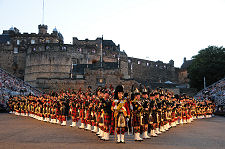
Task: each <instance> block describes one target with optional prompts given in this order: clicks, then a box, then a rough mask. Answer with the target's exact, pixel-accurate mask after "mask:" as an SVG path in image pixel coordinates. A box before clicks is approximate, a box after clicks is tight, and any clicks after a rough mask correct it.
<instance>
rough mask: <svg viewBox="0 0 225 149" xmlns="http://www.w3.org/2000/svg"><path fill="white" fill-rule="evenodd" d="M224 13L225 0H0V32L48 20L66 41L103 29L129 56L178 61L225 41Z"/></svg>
mask: <svg viewBox="0 0 225 149" xmlns="http://www.w3.org/2000/svg"><path fill="white" fill-rule="evenodd" d="M43 10H44V11H43ZM43 12H44V15H43ZM224 15H225V0H44V9H43V0H0V34H1V33H2V32H3V30H7V29H9V28H10V27H12V26H13V27H16V28H18V29H19V30H20V32H21V33H23V32H28V33H38V25H39V24H46V25H48V32H49V33H51V32H52V30H53V29H54V28H55V27H56V28H57V30H58V31H60V32H61V33H62V35H63V37H64V42H65V43H67V44H69V43H72V38H73V37H77V38H78V39H80V40H84V39H86V38H88V39H90V40H95V39H96V38H97V37H101V36H102V35H103V37H104V39H106V40H113V41H114V42H115V43H116V44H120V48H121V50H124V51H125V52H126V53H127V55H128V56H130V57H136V58H142V59H147V60H151V61H158V60H160V61H163V62H164V63H168V62H169V61H170V60H171V59H173V60H174V63H175V66H176V67H180V66H181V65H182V63H183V59H184V57H186V58H187V60H189V59H191V58H192V56H194V55H197V54H198V51H199V50H201V49H204V48H207V47H208V46H209V45H214V46H224V45H225V17H224ZM43 16H44V17H43ZM43 18H44V19H43Z"/></svg>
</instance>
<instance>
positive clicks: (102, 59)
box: [0, 25, 187, 91]
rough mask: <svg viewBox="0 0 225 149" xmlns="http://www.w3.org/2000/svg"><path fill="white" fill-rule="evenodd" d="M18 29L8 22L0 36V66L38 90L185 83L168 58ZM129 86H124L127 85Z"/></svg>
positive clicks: (42, 29) (107, 42) (43, 31)
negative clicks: (134, 54)
mask: <svg viewBox="0 0 225 149" xmlns="http://www.w3.org/2000/svg"><path fill="white" fill-rule="evenodd" d="M38 29H39V32H38V33H37V34H36V33H30V34H28V33H20V32H19V30H18V29H17V28H15V27H14V28H13V27H11V28H10V29H9V30H4V31H3V33H2V34H1V35H0V67H1V68H3V69H5V70H6V71H8V72H10V73H12V74H14V75H15V76H17V77H19V78H21V79H23V80H24V81H26V82H28V83H30V84H31V85H32V86H34V87H36V88H39V89H41V90H45V91H49V90H59V89H68V88H74V89H79V88H87V87H88V86H92V87H93V88H96V87H97V86H109V85H113V86H116V85H117V84H124V85H125V86H128V87H131V86H132V84H135V83H136V84H138V83H141V84H143V85H146V86H151V87H156V86H160V85H166V86H173V87H174V86H177V85H179V84H184V83H187V82H186V81H184V80H185V77H187V76H185V75H184V74H185V73H183V72H184V70H181V69H180V68H176V67H174V61H173V60H170V62H169V63H163V62H162V61H156V62H155V61H150V60H144V59H139V58H133V57H129V56H127V54H126V53H125V51H121V50H120V45H116V44H115V43H114V42H113V41H112V40H105V39H103V38H97V39H96V40H89V39H85V40H79V39H78V38H77V37H73V42H72V44H64V41H63V36H62V34H61V33H60V32H58V31H57V29H56V28H55V29H53V31H52V33H51V34H49V33H48V32H47V29H48V27H47V25H39V26H38ZM127 90H129V88H127Z"/></svg>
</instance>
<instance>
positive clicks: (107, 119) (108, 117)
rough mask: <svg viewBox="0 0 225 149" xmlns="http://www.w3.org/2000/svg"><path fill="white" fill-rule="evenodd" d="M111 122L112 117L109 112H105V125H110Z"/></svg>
mask: <svg viewBox="0 0 225 149" xmlns="http://www.w3.org/2000/svg"><path fill="white" fill-rule="evenodd" d="M110 123H111V117H110V115H108V114H104V125H106V126H109V125H110Z"/></svg>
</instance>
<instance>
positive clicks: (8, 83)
mask: <svg viewBox="0 0 225 149" xmlns="http://www.w3.org/2000/svg"><path fill="white" fill-rule="evenodd" d="M3 94H5V95H11V96H14V95H28V94H32V95H40V94H41V91H39V90H37V89H35V88H33V87H32V86H30V85H29V84H27V83H25V82H24V81H23V80H21V79H19V78H17V77H15V76H13V75H12V74H10V73H8V72H6V71H5V70H3V69H1V68H0V95H3Z"/></svg>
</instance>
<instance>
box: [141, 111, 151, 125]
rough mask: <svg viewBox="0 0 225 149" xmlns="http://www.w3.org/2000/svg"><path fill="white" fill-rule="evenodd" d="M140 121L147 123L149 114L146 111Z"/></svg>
mask: <svg viewBox="0 0 225 149" xmlns="http://www.w3.org/2000/svg"><path fill="white" fill-rule="evenodd" d="M142 123H143V124H149V115H148V114H147V113H146V114H144V115H143V118H142Z"/></svg>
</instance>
